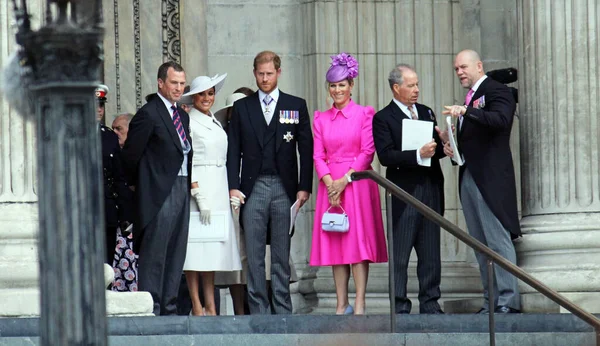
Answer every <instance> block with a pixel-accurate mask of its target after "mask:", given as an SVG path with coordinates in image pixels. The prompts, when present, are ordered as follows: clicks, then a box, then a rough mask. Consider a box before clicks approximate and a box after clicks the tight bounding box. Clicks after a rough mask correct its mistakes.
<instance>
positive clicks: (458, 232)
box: [352, 171, 600, 346]
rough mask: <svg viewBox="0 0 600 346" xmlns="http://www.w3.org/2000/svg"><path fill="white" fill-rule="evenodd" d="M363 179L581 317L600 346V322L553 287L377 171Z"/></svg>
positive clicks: (363, 173) (361, 176) (356, 174)
mask: <svg viewBox="0 0 600 346" xmlns="http://www.w3.org/2000/svg"><path fill="white" fill-rule="evenodd" d="M360 179H371V180H373V181H374V182H376V183H377V184H379V185H380V186H381V187H383V188H384V189H386V191H388V192H389V193H391V194H393V195H394V196H396V197H397V198H399V199H400V200H401V201H403V202H404V203H406V204H408V205H411V206H412V207H414V208H415V209H417V210H418V211H419V212H420V213H421V214H423V216H425V217H426V218H427V219H429V220H430V221H432V222H434V223H435V224H437V225H438V226H440V227H441V228H443V229H445V230H446V231H447V232H448V233H450V234H452V235H453V236H455V237H456V238H458V239H459V240H460V241H462V242H463V243H465V244H467V245H468V246H469V247H471V248H472V249H474V250H476V251H478V252H480V253H482V254H484V255H485V256H487V258H488V260H490V261H493V262H495V263H497V264H498V265H499V266H500V267H502V268H504V269H505V270H506V271H507V272H509V273H511V274H512V275H514V276H516V277H517V278H519V279H520V280H521V281H523V282H525V283H526V284H528V285H529V286H531V287H533V288H534V289H535V290H536V291H538V292H539V293H541V294H543V295H544V296H546V297H548V298H549V299H551V300H552V301H554V302H555V303H557V304H558V305H560V306H561V307H563V308H565V309H567V310H568V311H570V312H571V313H572V314H573V315H575V316H577V317H579V318H580V319H582V320H583V321H585V322H586V323H588V324H589V325H591V326H592V327H593V328H594V329H595V332H596V346H600V319H598V318H597V317H596V316H594V315H592V314H591V313H589V312H587V311H585V310H583V309H582V308H580V307H579V306H577V305H575V304H574V303H573V302H571V301H570V300H568V299H567V298H565V297H564V296H563V295H561V294H560V293H558V292H556V291H554V290H553V289H551V288H550V287H548V286H546V285H545V284H544V283H542V282H541V281H539V280H537V279H536V278H534V277H533V276H531V275H530V274H528V273H527V272H526V271H524V270H523V269H521V268H519V267H518V266H516V265H515V264H513V263H511V262H510V261H509V260H507V259H506V258H504V257H502V256H500V255H499V254H498V253H497V252H495V251H493V250H492V249H490V248H489V247H487V246H485V245H484V244H483V243H481V242H480V241H478V240H477V239H475V238H473V237H472V236H471V235H469V234H468V233H466V232H465V231H463V230H462V229H460V228H459V227H458V226H456V225H455V224H453V223H452V222H450V221H448V220H446V219H445V218H444V217H443V216H441V215H440V214H438V213H436V212H435V211H434V210H433V209H431V208H429V207H428V206H427V205H425V204H423V203H422V202H421V201H419V200H418V199H416V198H415V197H413V196H412V195H410V194H409V193H408V192H406V191H404V190H403V189H401V188H399V187H398V186H396V185H395V184H393V183H392V182H391V181H389V180H388V179H386V178H384V177H383V176H382V175H380V174H379V173H376V172H375V171H360V172H354V173H352V180H360ZM389 199H390V198H388V201H389ZM389 210H390V208H389V207H388V212H389ZM389 218H390V215H388V220H389ZM388 223H389V222H388ZM388 227H389V224H388ZM389 233H392V232H391V229H388V234H389ZM388 247H392V244H390V245H389V246H388ZM391 262H393V258H390V263H391ZM492 268H493V266H492ZM390 281H394V280H392V279H390ZM492 293H493V292H490V294H492ZM393 294H394V292H393V291H392V292H390V295H391V296H392V295H393ZM390 301H393V299H392V298H391V297H390ZM392 309H393V306H392ZM392 311H393V310H392ZM392 315H395V313H392ZM490 315H492V316H493V310H490ZM491 318H493V317H491ZM392 320H393V321H395V318H392ZM394 324H395V323H394ZM393 328H394V326H392V330H393ZM490 332H491V330H490ZM491 343H492V344H493V341H491Z"/></svg>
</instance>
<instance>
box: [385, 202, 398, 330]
mask: <svg viewBox="0 0 600 346" xmlns="http://www.w3.org/2000/svg"><path fill="white" fill-rule="evenodd" d="M385 211H386V218H385V219H386V221H387V240H388V281H389V289H390V333H395V332H396V284H395V282H394V219H393V217H392V194H391V192H389V191H386V192H385Z"/></svg>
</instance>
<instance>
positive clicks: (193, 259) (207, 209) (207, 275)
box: [183, 74, 241, 316]
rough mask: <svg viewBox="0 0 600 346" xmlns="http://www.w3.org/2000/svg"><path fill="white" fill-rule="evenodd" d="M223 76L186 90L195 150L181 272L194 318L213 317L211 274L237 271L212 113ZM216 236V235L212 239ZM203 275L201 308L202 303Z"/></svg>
mask: <svg viewBox="0 0 600 346" xmlns="http://www.w3.org/2000/svg"><path fill="white" fill-rule="evenodd" d="M226 77H227V74H224V75H222V76H219V75H217V76H215V77H213V78H210V77H207V76H200V77H197V78H195V79H194V80H193V81H192V84H191V87H190V91H189V92H188V93H186V94H184V95H183V96H191V97H192V100H193V102H194V107H193V108H192V109H191V110H190V112H189V115H190V130H191V131H190V133H191V137H192V146H193V149H194V155H193V161H192V186H191V194H192V198H191V201H190V203H191V206H190V213H191V215H190V232H189V233H190V235H189V238H188V245H187V255H186V258H185V264H184V266H183V270H184V272H185V276H186V281H187V284H188V289H189V291H190V298H191V301H192V314H193V315H195V316H201V315H205V314H206V315H216V313H217V312H216V309H215V297H214V285H215V282H214V279H215V271H234V270H241V263H240V255H239V251H238V245H237V244H238V242H237V239H236V234H235V230H234V226H233V219H232V215H231V209H230V205H229V185H228V183H227V170H226V166H225V163H226V158H227V134H226V133H225V131H224V130H223V127H222V126H221V124H220V123H219V122H218V121H217V120H216V119H215V117H214V116H213V114H212V112H211V111H210V108H211V107H212V105H213V104H214V102H215V95H216V94H217V92H218V91H219V89H221V87H222V86H223V84H224V82H225V78H226ZM214 235H219V236H217V237H216V238H212V237H213V236H214ZM200 276H202V287H203V291H204V307H202V304H201V302H200V296H199V294H198V292H199V285H200Z"/></svg>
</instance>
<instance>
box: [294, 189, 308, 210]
mask: <svg viewBox="0 0 600 346" xmlns="http://www.w3.org/2000/svg"><path fill="white" fill-rule="evenodd" d="M308 197H310V193H309V192H308V191H298V193H296V199H297V200H299V201H300V204H299V205H298V209H300V208H302V206H303V205H304V203H306V201H308Z"/></svg>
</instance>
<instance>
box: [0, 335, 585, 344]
mask: <svg viewBox="0 0 600 346" xmlns="http://www.w3.org/2000/svg"><path fill="white" fill-rule="evenodd" d="M31 345H39V338H38V337H4V338H3V337H0V346H31ZM108 345H110V346H117V345H127V346H165V345H176V346H194V345H210V346H220V345H223V346H280V345H307V346H308V345H311V346H312V345H314V346H432V345H443V346H482V345H489V336H488V334H483V333H470V334H460V333H446V334H440V333H411V334H408V333H397V334H382V333H370V334H318V335H314V334H225V335H223V334H203V335H199V334H194V335H135V336H133V335H119V336H110V337H109V338H108ZM496 345H497V346H515V345H527V346H565V345H570V346H590V345H595V340H594V333H592V332H587V333H556V332H553V333H502V334H497V335H496Z"/></svg>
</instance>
